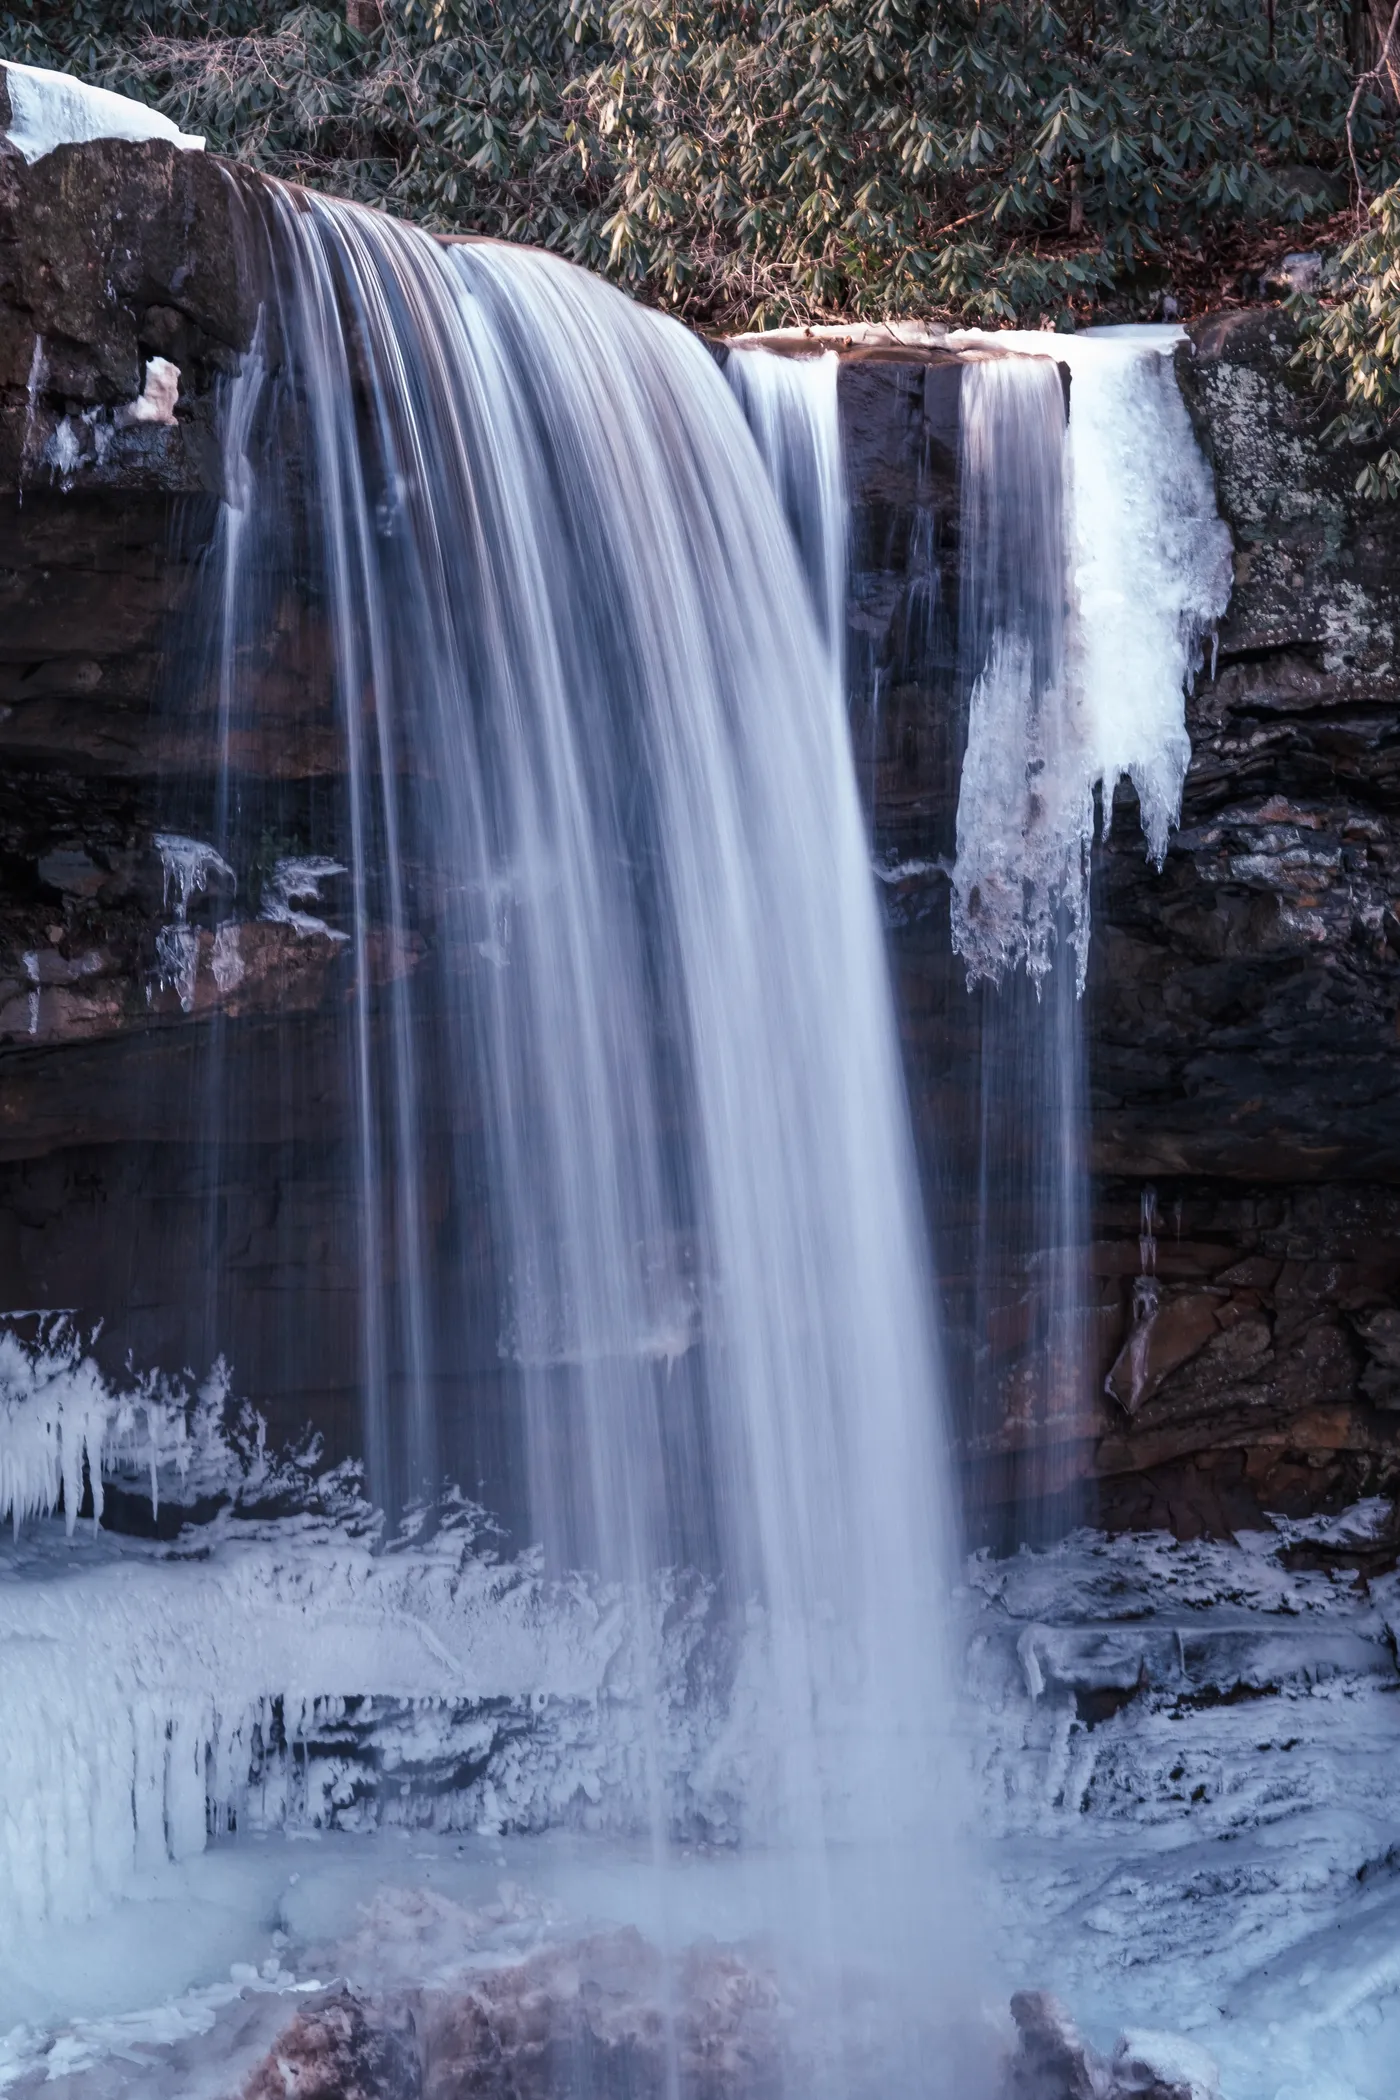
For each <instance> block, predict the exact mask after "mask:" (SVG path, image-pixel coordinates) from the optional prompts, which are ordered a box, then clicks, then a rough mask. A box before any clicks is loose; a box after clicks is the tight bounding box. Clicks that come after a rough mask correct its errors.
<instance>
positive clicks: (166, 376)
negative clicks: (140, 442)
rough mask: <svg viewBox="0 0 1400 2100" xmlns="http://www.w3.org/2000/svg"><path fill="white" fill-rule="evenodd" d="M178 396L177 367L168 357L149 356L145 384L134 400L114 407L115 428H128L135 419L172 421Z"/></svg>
mask: <svg viewBox="0 0 1400 2100" xmlns="http://www.w3.org/2000/svg"><path fill="white" fill-rule="evenodd" d="M179 398H180V367H179V366H178V365H172V364H171V362H170V359H169V358H168V357H152V358H148V359H147V361H146V384H145V386H144V388H143V389H142V391H141V392H140V393H139V394H138V395H137V396H136V399H135V400H134V401H128V402H127V403H126V404H125V406H124V407H122V408H119V409H117V411H116V413H115V414H114V415H113V417H112V421H113V423H114V424H115V425H116V427H117V429H118V430H127V429H130V427H131V426H132V424H134V423H173V422H174V421H175V405H176V403H177V402H178V400H179Z"/></svg>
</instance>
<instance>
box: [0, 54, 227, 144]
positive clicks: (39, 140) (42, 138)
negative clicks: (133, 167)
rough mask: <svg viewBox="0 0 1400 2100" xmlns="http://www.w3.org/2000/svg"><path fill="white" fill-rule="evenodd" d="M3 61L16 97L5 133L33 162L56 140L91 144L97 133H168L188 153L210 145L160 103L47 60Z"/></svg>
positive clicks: (142, 135) (134, 136)
mask: <svg viewBox="0 0 1400 2100" xmlns="http://www.w3.org/2000/svg"><path fill="white" fill-rule="evenodd" d="M3 64H4V72H5V86H6V88H7V89H8V91H9V97H10V122H9V127H8V129H7V130H6V133H5V137H6V138H7V139H8V141H9V143H10V144H11V145H12V146H13V147H14V148H15V150H16V151H17V152H19V153H22V154H23V155H24V158H25V159H26V160H27V161H30V162H31V163H32V162H34V161H36V160H42V159H43V158H44V155H45V154H46V153H52V152H53V150H54V148H55V146H85V145H87V144H88V143H89V142H90V141H91V140H93V139H130V140H135V141H140V140H143V139H164V140H165V141H166V143H167V144H168V145H172V146H178V147H179V148H180V150H181V151H182V152H185V153H202V152H203V150H204V141H203V139H202V138H197V137H196V136H195V135H194V134H193V133H191V132H188V131H181V129H180V127H179V125H178V124H174V123H172V122H171V120H170V118H169V117H167V116H163V115H162V114H161V112H160V111H159V110H158V109H147V107H146V105H145V104H144V103H143V102H135V101H133V100H132V98H131V97H130V96H129V95H114V94H113V93H112V91H111V89H110V88H100V87H90V86H89V85H88V83H87V82H86V81H85V80H75V79H74V78H73V77H72V75H71V74H68V73H55V72H53V71H52V70H51V69H50V68H49V67H47V66H22V65H17V64H16V63H15V62H14V60H12V59H6V60H4V61H3Z"/></svg>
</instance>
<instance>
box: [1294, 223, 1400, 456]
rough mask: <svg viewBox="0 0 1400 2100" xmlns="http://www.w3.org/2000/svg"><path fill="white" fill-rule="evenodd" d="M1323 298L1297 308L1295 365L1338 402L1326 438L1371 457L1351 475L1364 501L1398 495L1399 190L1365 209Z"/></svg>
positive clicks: (1331, 267)
mask: <svg viewBox="0 0 1400 2100" xmlns="http://www.w3.org/2000/svg"><path fill="white" fill-rule="evenodd" d="M1327 276H1328V279H1329V283H1328V286H1327V291H1328V292H1329V293H1330V294H1331V296H1330V298H1328V299H1327V300H1326V302H1325V303H1324V302H1323V301H1318V300H1314V301H1311V302H1309V304H1308V305H1307V306H1306V307H1305V309H1304V318H1305V325H1304V331H1303V346H1302V350H1301V352H1300V360H1301V362H1303V363H1304V364H1305V365H1310V366H1311V367H1312V369H1313V373H1314V376H1315V378H1316V379H1317V380H1318V382H1319V384H1320V385H1321V386H1322V387H1324V388H1325V389H1326V390H1328V391H1329V392H1331V393H1332V394H1333V395H1334V396H1335V397H1336V398H1337V400H1338V412H1337V415H1336V417H1335V419H1334V421H1333V423H1332V425H1331V430H1330V435H1331V437H1332V438H1333V440H1334V441H1335V442H1338V443H1344V444H1354V445H1365V446H1366V447H1367V448H1368V449H1376V450H1377V456H1376V457H1375V458H1373V459H1369V460H1367V462H1366V464H1365V465H1364V466H1363V467H1362V469H1361V471H1360V473H1359V474H1358V475H1357V477H1356V486H1357V490H1358V492H1359V493H1360V494H1361V495H1363V496H1378V497H1382V498H1394V497H1397V496H1400V184H1396V185H1394V186H1392V188H1390V189H1389V190H1386V191H1385V192H1384V193H1383V194H1382V195H1381V196H1379V197H1377V198H1376V200H1375V202H1374V203H1373V204H1372V205H1371V207H1370V209H1369V211H1368V213H1367V216H1366V224H1365V226H1364V227H1363V229H1362V230H1361V231H1360V232H1359V233H1358V235H1357V237H1356V239H1355V240H1354V241H1353V242H1351V244H1350V245H1349V246H1348V247H1346V248H1344V249H1343V250H1342V253H1341V254H1340V255H1339V256H1338V257H1336V258H1335V260H1333V261H1332V262H1330V263H1329V266H1328V270H1327Z"/></svg>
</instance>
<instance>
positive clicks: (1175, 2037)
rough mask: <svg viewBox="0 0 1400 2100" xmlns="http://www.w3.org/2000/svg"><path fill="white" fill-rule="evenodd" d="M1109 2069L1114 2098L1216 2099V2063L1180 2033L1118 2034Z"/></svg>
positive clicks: (1133, 2030) (1218, 2093) (1218, 2073)
mask: <svg viewBox="0 0 1400 2100" xmlns="http://www.w3.org/2000/svg"><path fill="white" fill-rule="evenodd" d="M1109 2069H1110V2074H1111V2077H1112V2081H1113V2092H1114V2096H1115V2100H1117V2096H1118V2095H1119V2094H1121V2095H1123V2096H1124V2100H1127V2096H1128V2095H1130V2094H1140V2095H1142V2096H1143V2100H1220V2067H1219V2065H1218V2064H1217V2063H1216V2061H1215V2058H1214V2057H1213V2056H1211V2055H1209V2054H1208V2052H1207V2051H1206V2050H1204V2049H1202V2048H1201V2047H1200V2046H1199V2044H1197V2043H1196V2042H1191V2041H1188V2040H1187V2039H1186V2038H1185V2036H1184V2035H1179V2034H1153V2033H1147V2032H1143V2031H1138V2030H1136V2029H1130V2030H1129V2032H1128V2033H1126V2034H1123V2035H1120V2036H1119V2039H1118V2046H1117V2048H1116V2049H1115V2050H1114V2052H1113V2061H1112V2064H1111V2065H1110V2066H1109Z"/></svg>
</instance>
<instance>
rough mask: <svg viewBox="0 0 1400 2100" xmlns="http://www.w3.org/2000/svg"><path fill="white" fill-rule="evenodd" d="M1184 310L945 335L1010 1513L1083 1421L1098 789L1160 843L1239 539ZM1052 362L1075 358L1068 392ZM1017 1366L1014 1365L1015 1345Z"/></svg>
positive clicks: (1023, 1522) (983, 1328) (964, 867)
mask: <svg viewBox="0 0 1400 2100" xmlns="http://www.w3.org/2000/svg"><path fill="white" fill-rule="evenodd" d="M1180 340H1181V334H1180V331H1178V330H1152V329H1126V330H1121V331H1120V330H1105V331H1102V332H1091V333H1090V334H1088V335H1087V336H1084V337H1058V336H1054V337H1051V336H1045V335H1022V334H1017V333H1014V332H1006V333H998V334H994V335H993V334H986V335H981V334H976V333H971V334H967V335H962V336H953V337H950V338H949V343H950V346H953V347H960V348H964V349H965V350H967V351H968V352H970V353H971V355H972V357H973V359H974V360H975V361H973V362H970V363H969V364H968V366H967V368H966V369H965V371H964V374H963V384H962V447H961V463H960V464H961V510H962V517H961V541H962V589H961V604H960V621H959V660H960V671H959V683H960V688H961V691H962V692H963V693H964V694H965V695H966V696H967V697H966V705H967V724H968V727H967V743H966V749H965V753H964V756H963V761H962V770H961V780H960V786H959V796H958V810H957V840H956V858H955V861H954V865H953V869H952V876H951V892H952V896H951V924H952V938H953V945H954V947H955V949H956V950H957V951H958V953H959V954H960V955H961V956H962V957H963V959H964V960H965V962H966V965H967V973H968V983H969V992H970V996H971V997H972V998H973V999H974V1000H975V1001H976V1002H977V1006H978V1027H977V1037H978V1042H979V1071H978V1076H977V1084H976V1088H975V1090H973V1091H974V1098H975V1099H976V1101H977V1103H978V1116H979V1120H978V1125H977V1157H978V1162H979V1171H978V1191H979V1193H978V1205H977V1221H978V1223H977V1233H978V1246H977V1254H976V1261H975V1291H974V1298H975V1302H974V1306H973V1311H972V1320H973V1330H974V1335H975V1346H974V1355H973V1363H972V1381H973V1388H974V1391H973V1399H972V1407H971V1411H970V1418H971V1424H972V1434H973V1436H974V1438H976V1437H977V1436H979V1435H981V1436H982V1437H984V1438H989V1439H990V1441H991V1442H992V1443H993V1444H994V1445H995V1446H996V1447H997V1448H998V1449H999V1451H1000V1453H1001V1455H1002V1458H1003V1462H1004V1468H1005V1477H1004V1479H1003V1484H1002V1493H1003V1495H1004V1496H1007V1497H1008V1498H1009V1501H1010V1502H1011V1504H1012V1505H1013V1506H1016V1507H1019V1511H1020V1514H1019V1517H1018V1518H1017V1519H1016V1520H1015V1523H1016V1528H1017V1529H1019V1531H1020V1533H1021V1535H1022V1536H1025V1535H1026V1533H1027V1532H1028V1531H1035V1530H1036V1529H1038V1528H1039V1527H1040V1526H1042V1525H1043V1524H1044V1523H1045V1522H1046V1521H1047V1518H1048V1520H1049V1521H1051V1522H1052V1523H1054V1522H1058V1523H1063V1521H1064V1515H1065V1512H1064V1510H1063V1508H1061V1509H1060V1511H1059V1512H1058V1515H1057V1516H1053V1517H1051V1516H1049V1512H1050V1510H1051V1509H1052V1508H1053V1505H1054V1501H1055V1498H1057V1497H1062V1496H1063V1492H1064V1490H1065V1489H1066V1487H1067V1486H1069V1485H1070V1484H1072V1482H1073V1480H1074V1478H1075V1475H1076V1472H1077V1469H1078V1452H1077V1450H1076V1446H1077V1445H1082V1444H1083V1442H1084V1441H1085V1440H1086V1439H1087V1438H1088V1437H1090V1436H1092V1434H1093V1433H1094V1415H1093V1384H1094V1364H1093V1341H1092V1332H1091V1324H1090V1323H1091V1317H1092V1290H1091V1279H1090V1276H1089V1269H1088V1256H1089V1248H1088V1160H1087V1142H1086V1131H1087V1108H1086V1073H1085V1059H1084V1047H1083V1030H1082V1022H1081V1015H1080V1010H1079V997H1080V994H1081V993H1082V992H1083V989H1084V984H1085V977H1086V972H1087V968H1088V958H1089V936H1090V884H1089V877H1090V856H1091V848H1092V844H1093V839H1094V833H1095V827H1096V821H1097V812H1098V810H1099V809H1101V810H1102V815H1103V822H1104V824H1105V826H1106V825H1107V823H1108V822H1109V820H1110V818H1111V816H1112V810H1113V796H1114V790H1115V787H1116V786H1117V783H1118V782H1119V780H1120V779H1123V778H1125V777H1126V778H1128V779H1130V780H1131V781H1132V783H1133V786H1134V788H1135V789H1136V791H1137V797H1138V806H1139V811H1140V815H1141V821H1142V826H1143V830H1144V833H1145V835H1146V841H1147V848H1148V851H1149V853H1150V854H1151V855H1152V856H1153V858H1154V859H1156V860H1158V861H1160V860H1161V858H1162V856H1163V854H1164V853H1165V851H1166V844H1167V836H1168V832H1169V829H1170V827H1171V825H1172V824H1173V823H1174V822H1175V821H1176V818H1177V816H1178V814H1179V812H1180V806H1181V791H1182V785H1183V782H1184V780H1185V776H1186V766H1187V762H1188V760H1189V757H1190V745H1189V742H1188V740H1187V736H1186V728H1185V719H1184V705H1185V692H1186V689H1187V686H1188V684H1189V682H1190V680H1191V679H1192V678H1193V677H1194V675H1195V673H1196V670H1197V669H1198V667H1199V663H1200V645H1201V638H1202V636H1203V635H1204V634H1205V633H1206V632H1207V630H1208V629H1209V628H1210V627H1211V626H1212V625H1213V624H1214V623H1215V622H1216V621H1218V620H1219V618H1220V617H1221V615H1222V614H1223V612H1224V610H1225V605H1226V601H1227V599H1228V595H1229V578H1230V545H1229V535H1228V533H1227V532H1226V530H1225V527H1224V526H1223V525H1222V524H1221V523H1220V521H1219V519H1218V518H1217V517H1216V515H1215V505H1214V494H1213V490H1212V487H1211V482H1210V475H1209V471H1208V469H1207V467H1206V464H1205V461H1204V459H1203V458H1202V456H1201V453H1200V450H1199V448H1198V446H1197V444H1196V441H1195V437H1194V435H1193V433H1192V430H1191V427H1190V423H1189V420H1188V417H1187V414H1186V409H1185V405H1184V403H1183V402H1182V399H1181V396H1180V393H1179V391H1178V389H1177V385H1176V380H1175V375H1174V373H1173V371H1172V367H1171V363H1170V356H1169V352H1170V350H1171V349H1172V347H1173V346H1174V345H1175V343H1176V342H1178V341H1180ZM1061 366H1063V367H1064V368H1065V372H1066V375H1067V377H1068V380H1069V386H1068V417H1066V399H1065V395H1066V388H1065V386H1064V384H1063V383H1062V375H1061V370H1060V369H1059V368H1060V367H1061ZM1008 1367H1009V1368H1008Z"/></svg>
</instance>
